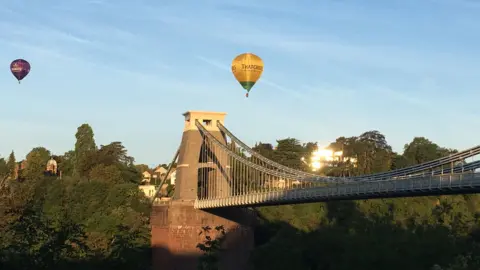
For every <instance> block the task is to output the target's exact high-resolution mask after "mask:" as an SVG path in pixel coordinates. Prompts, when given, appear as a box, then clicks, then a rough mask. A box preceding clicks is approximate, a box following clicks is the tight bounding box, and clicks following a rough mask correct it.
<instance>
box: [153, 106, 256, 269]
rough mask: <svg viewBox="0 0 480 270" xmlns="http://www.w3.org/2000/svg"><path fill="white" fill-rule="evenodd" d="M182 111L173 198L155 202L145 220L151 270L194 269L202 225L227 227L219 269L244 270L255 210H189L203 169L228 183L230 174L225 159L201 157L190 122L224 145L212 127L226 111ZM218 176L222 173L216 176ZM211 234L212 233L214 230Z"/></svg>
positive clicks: (199, 138)
mask: <svg viewBox="0 0 480 270" xmlns="http://www.w3.org/2000/svg"><path fill="white" fill-rule="evenodd" d="M183 115H184V116H185V125H184V129H183V136H182V142H181V145H180V151H179V156H178V162H177V178H176V181H175V184H176V186H175V194H174V198H173V199H172V200H171V201H170V202H169V203H168V204H165V205H154V206H153V208H152V214H151V218H150V223H151V232H152V238H151V239H152V240H151V244H152V256H153V258H152V260H153V269H154V270H196V269H198V268H197V264H198V258H199V256H200V255H201V254H202V252H201V251H200V250H199V249H198V248H197V244H199V243H203V242H204V240H205V235H204V234H200V232H202V228H203V227H206V226H209V227H211V228H215V227H216V226H220V225H222V226H223V227H224V228H225V230H226V236H225V238H226V239H225V241H224V247H223V248H224V251H222V252H221V254H220V258H219V261H220V268H219V269H222V270H244V269H249V268H250V265H249V263H248V259H249V254H250V252H251V250H252V249H253V229H252V225H253V222H254V221H255V216H254V214H253V213H250V212H249V211H248V210H246V209H240V208H223V209H222V208H218V209H212V210H209V211H208V212H207V211H203V210H197V209H194V202H195V199H196V198H197V196H198V189H199V176H200V175H201V174H202V175H203V174H204V171H203V170H206V169H207V170H209V172H208V173H207V174H210V175H213V177H211V178H212V179H215V180H216V181H218V179H222V181H228V175H229V173H228V171H229V164H228V158H223V159H221V160H216V161H215V162H216V164H215V162H212V160H211V159H209V160H207V159H205V158H203V159H202V155H201V152H202V151H205V149H204V147H205V145H204V139H203V137H202V134H201V133H200V131H199V130H198V128H197V126H196V124H195V123H196V121H197V120H198V121H199V122H200V123H202V125H203V126H204V127H205V129H207V131H209V132H210V133H211V134H212V135H213V136H215V138H217V139H218V140H219V141H220V142H222V143H224V144H226V140H225V136H224V134H222V132H221V131H220V130H219V129H218V128H217V125H216V122H217V121H220V122H221V123H222V124H223V121H224V118H225V115H226V113H218V112H200V111H188V112H186V113H184V114H183ZM212 164H213V165H212ZM215 166H216V167H217V168H216V169H215V168H214V167H215ZM219 167H221V170H219ZM219 174H222V175H224V177H223V178H222V177H219ZM202 182H204V181H202ZM204 183H205V182H204ZM208 183H209V182H207V184H208ZM215 186H218V187H225V186H226V185H215ZM210 190H211V191H213V192H215V193H217V194H218V193H220V192H221V193H224V194H225V192H229V191H227V190H220V188H215V189H214V190H212V189H211V188H210ZM211 235H212V236H213V237H216V235H215V231H214V230H212V234H211Z"/></svg>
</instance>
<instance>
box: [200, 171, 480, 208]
mask: <svg viewBox="0 0 480 270" xmlns="http://www.w3.org/2000/svg"><path fill="white" fill-rule="evenodd" d="M478 190H480V173H463V174H449V175H438V176H426V177H412V178H408V179H402V180H398V179H390V180H382V181H374V182H356V183H341V184H338V185H329V186H325V187H313V188H305V189H301V188H300V189H291V190H278V191H268V192H256V193H250V194H244V195H238V196H231V197H228V198H217V199H208V200H197V201H196V202H195V207H197V208H217V207H233V206H243V207H245V206H262V205H281V204H292V203H306V202H321V201H331V200H355V199H371V198H390V197H407V196H428V195H436V194H452V193H473V192H475V191H478Z"/></svg>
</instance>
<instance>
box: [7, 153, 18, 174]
mask: <svg viewBox="0 0 480 270" xmlns="http://www.w3.org/2000/svg"><path fill="white" fill-rule="evenodd" d="M7 167H8V172H9V177H10V179H17V177H18V175H17V161H16V159H15V153H14V152H13V151H12V152H11V153H10V156H8V161H7Z"/></svg>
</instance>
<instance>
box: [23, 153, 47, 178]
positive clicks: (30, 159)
mask: <svg viewBox="0 0 480 270" xmlns="http://www.w3.org/2000/svg"><path fill="white" fill-rule="evenodd" d="M49 159H50V151H48V150H47V149H45V148H44V147H36V148H33V149H32V151H30V153H28V154H27V158H26V162H27V164H26V166H25V169H24V170H23V171H22V178H24V179H26V180H40V179H42V178H43V176H44V172H45V166H46V165H47V162H48V160H49Z"/></svg>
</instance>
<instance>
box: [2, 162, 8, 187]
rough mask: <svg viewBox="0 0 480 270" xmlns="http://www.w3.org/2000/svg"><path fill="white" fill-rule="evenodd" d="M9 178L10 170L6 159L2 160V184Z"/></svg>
mask: <svg viewBox="0 0 480 270" xmlns="http://www.w3.org/2000/svg"><path fill="white" fill-rule="evenodd" d="M8 176H9V168H8V165H7V162H5V159H4V158H0V183H1V182H2V180H4V179H7V178H8Z"/></svg>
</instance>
